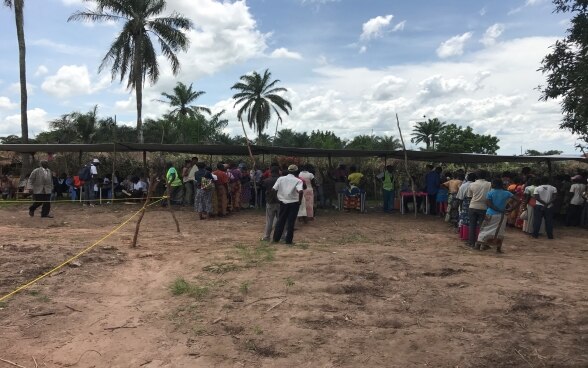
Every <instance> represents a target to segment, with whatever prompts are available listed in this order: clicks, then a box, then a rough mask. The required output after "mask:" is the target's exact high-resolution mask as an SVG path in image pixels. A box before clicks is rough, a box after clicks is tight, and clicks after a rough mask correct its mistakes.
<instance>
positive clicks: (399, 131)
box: [396, 114, 418, 217]
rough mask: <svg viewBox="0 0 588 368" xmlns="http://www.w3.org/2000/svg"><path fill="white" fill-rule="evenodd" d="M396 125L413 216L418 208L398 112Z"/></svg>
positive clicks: (415, 215)
mask: <svg viewBox="0 0 588 368" xmlns="http://www.w3.org/2000/svg"><path fill="white" fill-rule="evenodd" d="M396 126H397V127H398V134H400V141H401V142H402V150H403V151H404V169H405V170H406V175H408V179H409V180H410V186H411V189H412V205H413V207H414V217H417V212H418V209H417V201H416V193H415V185H414V180H413V179H412V175H410V171H409V170H408V154H407V153H406V145H405V144H404V138H403V137H402V130H400V120H399V119H398V114H396Z"/></svg>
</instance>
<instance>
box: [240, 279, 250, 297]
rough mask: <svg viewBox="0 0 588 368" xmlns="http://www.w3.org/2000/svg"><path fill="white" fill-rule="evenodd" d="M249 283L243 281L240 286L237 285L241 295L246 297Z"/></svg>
mask: <svg viewBox="0 0 588 368" xmlns="http://www.w3.org/2000/svg"><path fill="white" fill-rule="evenodd" d="M249 285H250V283H249V281H243V282H242V283H241V285H239V292H240V293H241V294H243V295H246V294H247V293H248V292H249Z"/></svg>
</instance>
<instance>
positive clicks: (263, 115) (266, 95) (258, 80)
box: [231, 69, 292, 207]
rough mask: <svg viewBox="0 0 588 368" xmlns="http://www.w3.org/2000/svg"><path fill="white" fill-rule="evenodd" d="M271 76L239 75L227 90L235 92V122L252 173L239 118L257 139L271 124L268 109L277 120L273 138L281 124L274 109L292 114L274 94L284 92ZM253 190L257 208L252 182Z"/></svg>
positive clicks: (280, 118) (252, 160)
mask: <svg viewBox="0 0 588 368" xmlns="http://www.w3.org/2000/svg"><path fill="white" fill-rule="evenodd" d="M271 76H272V73H270V72H269V70H268V69H266V70H265V72H263V76H261V75H260V74H259V73H258V72H256V71H254V72H253V73H251V74H245V75H242V76H241V78H239V80H240V82H237V83H235V84H234V85H233V87H231V89H234V90H237V91H239V92H238V93H236V94H234V95H233V99H235V100H236V102H235V105H234V107H236V106H237V105H239V104H242V106H241V107H240V108H239V110H238V111H237V118H238V119H239V121H240V122H241V127H242V128H243V134H244V135H245V142H246V143H247V149H248V150H249V158H250V159H251V163H252V167H253V170H255V159H254V158H253V152H252V151H251V142H250V141H249V138H248V137H247V131H245V124H244V123H243V114H247V122H248V123H249V127H250V128H252V129H254V130H255V131H257V136H258V137H261V136H262V133H263V131H264V130H265V128H266V127H267V125H268V123H269V121H270V120H271V117H272V109H273V110H274V112H275V113H276V115H277V116H278V120H277V122H276V133H275V135H277V134H278V124H279V123H280V122H281V121H282V116H281V115H280V112H279V111H278V108H279V109H280V110H282V111H283V112H285V113H286V115H288V114H290V111H289V110H292V104H291V103H290V101H288V100H286V99H285V98H283V97H282V96H280V95H278V94H277V93H280V92H286V91H287V89H286V88H281V87H275V85H276V84H278V83H279V82H280V80H279V79H276V80H275V81H273V82H271V81H270V78H271ZM275 135H274V138H275ZM260 140H261V139H260ZM253 189H254V191H255V207H257V184H256V183H255V181H254V182H253Z"/></svg>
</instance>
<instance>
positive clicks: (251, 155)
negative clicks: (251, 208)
mask: <svg viewBox="0 0 588 368" xmlns="http://www.w3.org/2000/svg"><path fill="white" fill-rule="evenodd" d="M240 120H241V126H242V127H243V135H244V136H245V141H246V142H247V150H248V151H249V158H251V167H252V169H253V174H254V175H255V174H256V170H255V158H254V157H253V151H251V142H250V141H249V137H247V131H246V130H245V124H244V123H243V119H240ZM253 192H254V193H255V208H257V182H256V181H255V176H254V177H253Z"/></svg>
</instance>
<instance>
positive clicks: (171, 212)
mask: <svg viewBox="0 0 588 368" xmlns="http://www.w3.org/2000/svg"><path fill="white" fill-rule="evenodd" d="M170 184H171V183H167V190H166V193H167V208H168V209H169V213H170V214H171V216H172V218H173V219H174V222H175V223H176V230H177V232H178V233H180V223H179V222H178V219H177V218H176V214H175V212H174V209H173V208H172V204H171V185H170Z"/></svg>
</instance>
